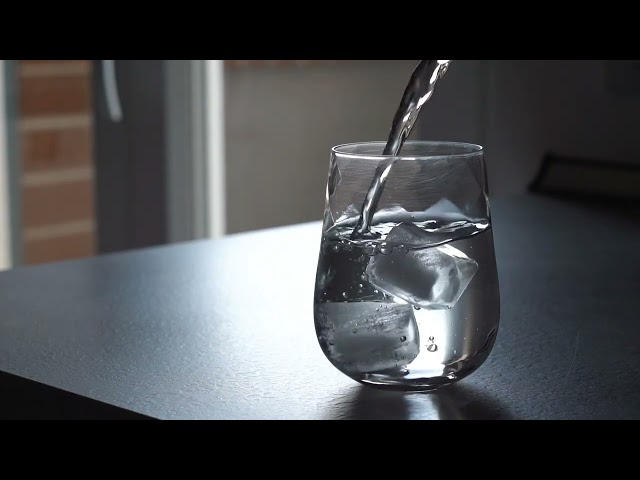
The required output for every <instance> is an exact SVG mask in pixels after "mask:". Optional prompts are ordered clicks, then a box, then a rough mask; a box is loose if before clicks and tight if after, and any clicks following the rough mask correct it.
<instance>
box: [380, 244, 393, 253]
mask: <svg viewBox="0 0 640 480" xmlns="http://www.w3.org/2000/svg"><path fill="white" fill-rule="evenodd" d="M392 251H393V245H390V244H388V243H387V242H384V243H383V244H382V245H381V246H380V253H381V254H382V255H389V254H390V253H391V252H392Z"/></svg>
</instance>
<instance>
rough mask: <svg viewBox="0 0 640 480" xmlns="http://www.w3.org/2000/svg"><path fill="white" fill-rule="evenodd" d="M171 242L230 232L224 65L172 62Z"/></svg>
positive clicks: (169, 71) (169, 96)
mask: <svg viewBox="0 0 640 480" xmlns="http://www.w3.org/2000/svg"><path fill="white" fill-rule="evenodd" d="M166 109H167V110H166V112H167V114H166V121H167V124H166V132H167V148H166V151H167V204H168V205H167V214H168V225H169V241H170V242H179V241H188V240H192V239H198V238H215V237H219V236H222V235H224V234H225V224H226V214H225V212H226V205H225V168H224V162H225V159H224V61H223V60H167V61H166Z"/></svg>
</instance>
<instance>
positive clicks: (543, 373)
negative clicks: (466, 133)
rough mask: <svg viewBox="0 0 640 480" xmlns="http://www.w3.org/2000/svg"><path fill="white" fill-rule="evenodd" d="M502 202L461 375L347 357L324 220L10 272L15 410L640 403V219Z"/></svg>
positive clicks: (633, 413)
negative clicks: (492, 303) (492, 280)
mask: <svg viewBox="0 0 640 480" xmlns="http://www.w3.org/2000/svg"><path fill="white" fill-rule="evenodd" d="M492 211H493V223H494V234H495V241H496V254H497V259H498V269H499V275H500V285H501V298H502V316H501V325H500V330H499V332H498V338H497V342H496V346H495V348H494V350H493V352H492V354H491V356H490V357H489V359H488V360H487V361H486V362H485V364H484V365H483V366H482V367H481V368H480V369H479V370H478V371H477V372H476V373H474V374H472V375H471V376H470V377H468V378H466V379H464V380H462V381H461V382H459V383H458V384H457V385H454V386H452V387H449V388H446V389H443V390H441V391H440V392H437V393H432V394H420V393H412V394H402V393H398V392H386V391H379V390H377V389H374V388H372V387H365V386H361V385H359V384H358V383H356V382H354V381H352V380H351V379H349V378H347V377H346V376H344V375H343V374H341V373H340V372H338V371H337V370H336V369H335V368H334V367H333V366H331V364H330V363H329V362H328V361H327V360H326V359H325V357H324V355H323V354H322V352H321V350H320V348H319V346H318V343H317V341H316V338H315V332H314V327H313V317H312V311H313V306H312V296H313V283H314V276H315V268H316V261H317V254H318V247H319V240H320V224H319V223H312V224H304V225H297V226H293V227H283V228H276V229H271V230H264V231H259V232H252V233H247V234H241V235H232V236H229V237H226V238H224V239H221V240H215V241H198V242H191V243H183V244H177V245H170V246H164V247H159V248H152V249H146V250H140V251H135V252H127V253H120V254H111V255H105V256H101V257H97V258H93V259H88V260H78V261H70V262H61V263H53V264H48V265H41V266H35V267H26V268H18V269H15V270H12V271H7V272H2V273H0V417H15V416H19V417H47V418H50V417H65V418H95V417H100V418H137V417H138V416H140V417H142V418H143V416H146V417H152V418H160V419H364V418H400V419H404V418H408V419H435V418H444V419H449V418H471V419H493V418H504V419H508V418H513V419H578V418H580V419H605V418H606V419H631V418H634V419H637V418H640V322H639V321H638V320H639V315H638V313H637V310H638V309H637V307H636V301H637V298H636V297H637V296H638V295H639V292H640V268H639V267H640V249H639V248H637V245H638V243H639V242H640V224H638V223H634V222H633V221H631V220H630V219H625V218H624V217H622V216H620V217H613V216H609V215H605V214H604V213H603V212H601V211H596V210H591V209H589V208H587V207H584V206H580V205H577V204H571V203H567V202H561V201H558V200H552V199H546V198H535V197H530V196H522V197H514V198H504V199H499V200H495V201H494V202H493V203H492Z"/></svg>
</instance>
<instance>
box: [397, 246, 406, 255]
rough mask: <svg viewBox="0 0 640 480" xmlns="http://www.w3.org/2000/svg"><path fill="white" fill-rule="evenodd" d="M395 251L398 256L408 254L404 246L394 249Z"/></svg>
mask: <svg viewBox="0 0 640 480" xmlns="http://www.w3.org/2000/svg"><path fill="white" fill-rule="evenodd" d="M396 251H397V252H398V253H399V254H400V255H406V254H407V253H409V249H408V248H407V247H406V246H405V245H398V248H396Z"/></svg>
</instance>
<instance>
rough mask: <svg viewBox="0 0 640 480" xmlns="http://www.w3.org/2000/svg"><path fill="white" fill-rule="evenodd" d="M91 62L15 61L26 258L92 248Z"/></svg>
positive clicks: (88, 251) (91, 250) (31, 261)
mask: <svg viewBox="0 0 640 480" xmlns="http://www.w3.org/2000/svg"><path fill="white" fill-rule="evenodd" d="M91 74H92V72H91V62H90V61H89V60H70V61H68V60H19V61H18V79H17V80H18V89H19V92H20V93H19V103H18V111H19V115H20V118H19V122H18V125H19V134H20V141H21V145H20V147H21V154H22V179H21V182H22V207H23V239H24V261H25V263H27V264H34V263H42V262H49V261H55V260H64V259H70V258H78V257H84V256H89V255H92V254H94V253H95V248H96V246H95V216H94V182H93V179H94V166H93V133H92V128H93V122H92V115H93V112H92V93H91Z"/></svg>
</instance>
